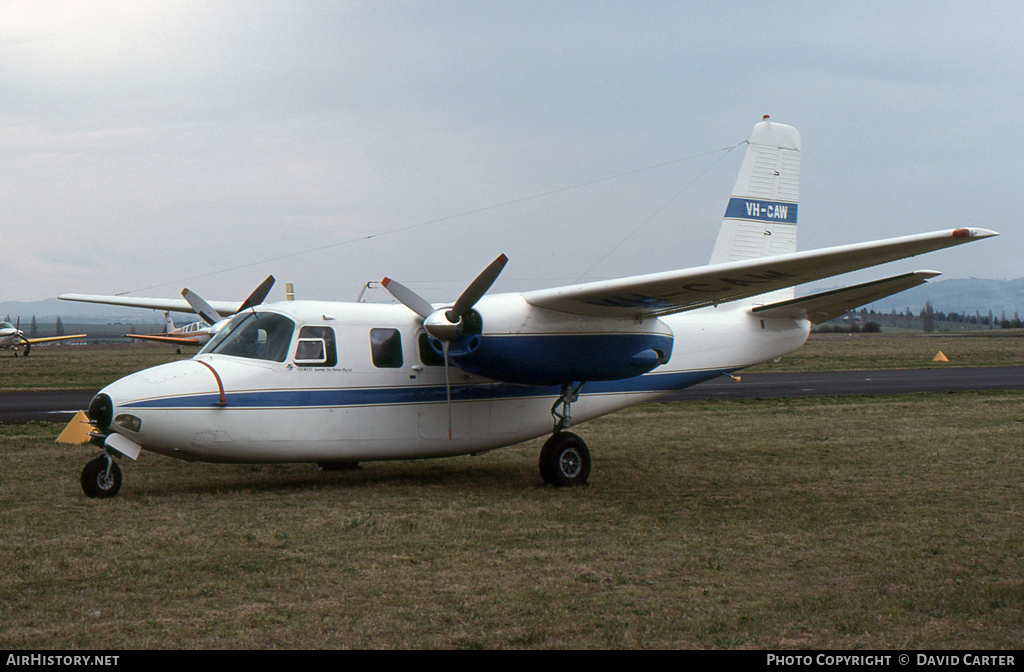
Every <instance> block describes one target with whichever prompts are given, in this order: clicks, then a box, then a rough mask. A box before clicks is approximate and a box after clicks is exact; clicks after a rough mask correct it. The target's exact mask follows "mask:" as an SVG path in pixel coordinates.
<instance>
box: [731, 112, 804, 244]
mask: <svg viewBox="0 0 1024 672" xmlns="http://www.w3.org/2000/svg"><path fill="white" fill-rule="evenodd" d="M799 188H800V133H799V131H797V130H796V129H795V128H793V127H792V126H786V125H784V124H776V123H774V122H772V121H770V120H769V118H768V115H765V116H764V120H763V121H761V123H759V124H757V125H756V126H754V131H753V133H751V135H750V141H749V144H748V146H747V153H746V156H745V157H744V158H743V165H742V166H741V167H740V174H739V177H738V178H737V179H736V186H735V187H733V190H732V197H731V198H730V199H729V205H728V207H727V208H726V210H725V218H724V219H723V220H722V228H721V229H720V230H719V232H718V240H717V242H716V243H715V249H714V252H712V254H711V263H712V264H724V263H727V262H730V261H742V260H744V259H756V258H759V257H767V256H772V255H776V254H786V253H789V252H796V220H797V206H798V203H799V195H800V194H799Z"/></svg>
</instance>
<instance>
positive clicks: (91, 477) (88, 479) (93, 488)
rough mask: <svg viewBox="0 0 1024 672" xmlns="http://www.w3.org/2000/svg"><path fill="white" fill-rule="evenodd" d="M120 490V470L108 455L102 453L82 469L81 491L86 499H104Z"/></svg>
mask: <svg viewBox="0 0 1024 672" xmlns="http://www.w3.org/2000/svg"><path fill="white" fill-rule="evenodd" d="M120 489H121V468H120V467H118V466H117V462H114V458H112V457H111V456H110V453H103V454H102V455H100V456H99V457H97V458H96V459H94V460H92V461H90V462H89V463H88V464H86V465H85V468H84V469H82V490H83V491H84V492H85V494H86V496H87V497H91V498H94V499H95V498H101V499H105V498H107V497H113V496H114V495H116V494H117V492H118V491H119V490H120Z"/></svg>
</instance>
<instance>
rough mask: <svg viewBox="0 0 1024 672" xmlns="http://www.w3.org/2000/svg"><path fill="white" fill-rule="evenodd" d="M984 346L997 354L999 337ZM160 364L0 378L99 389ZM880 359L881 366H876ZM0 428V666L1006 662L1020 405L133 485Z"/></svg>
mask: <svg viewBox="0 0 1024 672" xmlns="http://www.w3.org/2000/svg"><path fill="white" fill-rule="evenodd" d="M997 333H998V332H997ZM1022 344H1024V339H1022V338H1021V337H1020V336H1019V334H1000V335H999V336H998V337H996V336H994V335H986V336H980V337H979V336H973V335H972V336H969V337H963V336H937V337H916V338H911V337H902V336H898V337H888V338H882V339H880V338H877V337H866V338H865V337H843V336H827V337H822V338H814V339H812V340H811V341H810V342H809V343H808V345H807V346H805V348H804V349H802V350H801V351H800V352H798V353H795V354H794V355H792V356H790V357H787V358H784V359H783V360H782V361H781V362H778V363H772V364H769V365H764V366H762V367H759V370H809V369H821V368H833V369H836V368H848V369H857V368H877V367H878V366H891V367H898V368H910V367H913V366H940V365H937V364H933V363H932V362H931V358H932V357H933V356H934V352H935V351H937V350H940V349H941V350H942V351H943V352H945V353H946V354H947V355H948V356H949V358H950V360H951V362H950V364H948V365H941V366H949V365H954V366H955V365H968V364H969V365H1006V364H1022V363H1024V362H1022V361H1020V360H1021V353H1020V350H1021V346H1022ZM174 358H176V356H175V355H173V351H170V350H169V349H167V348H165V347H160V346H150V345H144V346H112V347H107V348H39V349H38V350H34V351H33V354H32V355H31V357H29V358H27V359H26V358H18V359H14V358H13V357H0V374H2V375H3V380H4V387H7V388H16V389H31V388H45V387H67V388H94V389H98V388H99V387H102V386H103V385H105V384H106V383H107V382H110V381H112V380H114V379H116V378H117V377H119V376H121V375H123V374H124V373H127V372H129V371H131V370H136V369H139V368H144V367H145V366H151V365H154V364H157V363H159V362H160V361H168V360H170V359H174ZM872 363H874V364H875V365H876V366H870V364H872ZM60 429H61V428H60V427H59V426H55V425H49V424H31V425H14V426H0V460H2V462H0V493H2V494H0V531H2V534H3V544H2V545H0V648H8V649H10V648H26V649H36V648H43V649H48V648H59V649H69V648H128V649H133V648H161V647H166V648H264V647H266V648H269V647H281V648H313V647H358V648H366V647H372V648H391V647H402V648H607V647H631V648H641V647H642V648H669V647H688V648H693V647H700V648H804V647H810V648H824V647H829V648H842V649H853V648H869V649H882V648H886V649H891V648H907V649H930V648H981V649H994V648H1005V649H1017V648H1021V647H1022V646H1024V501H1022V493H1024V460H1022V457H1024V393H1022V392H993V393H962V394H944V395H904V396H877V397H845V398H840V399H793V400H759V401H730V402H721V401H701V402H684V403H670V404H649V405H645V406H640V407H636V408H633V409H630V410H627V411H624V412H620V413H617V414H614V415H611V416H608V417H605V418H602V419H599V420H596V421H593V422H590V423H587V424H585V425H581V426H579V427H578V428H575V429H574V431H578V433H580V434H581V435H582V436H583V437H584V438H585V439H586V440H587V441H588V443H589V444H590V446H591V450H592V452H593V455H594V470H593V473H592V475H591V481H590V485H589V486H588V487H586V488H578V489H571V490H562V489H554V488H547V487H542V486H541V485H540V477H539V474H538V471H537V455H538V452H539V449H540V443H541V441H534V442H530V443H527V444H522V445H519V446H513V447H510V448H506V449H502V450H499V451H495V452H493V453H489V454H486V455H482V456H479V457H465V458H455V459H447V460H434V461H418V462H395V463H371V464H365V465H364V467H363V468H362V469H361V470H358V471H351V472H323V471H318V470H316V469H315V468H313V467H311V466H309V465H280V466H238V465H203V464H189V463H184V462H178V461H175V460H170V459H167V458H162V457H159V456H156V455H152V454H148V453H144V454H143V455H142V456H141V458H140V460H139V461H138V462H130V461H127V462H125V463H124V464H123V465H122V466H123V468H124V475H125V482H124V487H123V489H122V491H121V494H120V495H118V497H116V498H114V499H113V500H90V499H87V498H86V497H85V496H84V495H83V494H82V492H81V488H80V486H79V483H78V479H79V473H80V471H81V469H82V466H83V465H84V464H85V462H86V461H87V460H88V459H90V457H91V456H92V454H93V452H94V449H90V448H69V447H66V446H57V445H55V444H54V442H53V440H54V438H55V436H56V434H57V433H58V432H59V431H60Z"/></svg>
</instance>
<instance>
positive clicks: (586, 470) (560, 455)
mask: <svg viewBox="0 0 1024 672" xmlns="http://www.w3.org/2000/svg"><path fill="white" fill-rule="evenodd" d="M582 388H583V383H580V384H579V385H577V386H576V387H575V388H574V387H573V385H572V383H563V384H562V393H561V394H560V395H559V397H558V399H557V400H556V401H555V404H554V406H552V407H551V416H552V417H553V418H554V419H555V426H554V429H553V430H552V432H553V433H552V435H551V438H550V439H548V440H547V442H546V443H545V444H544V447H543V448H541V451H540V461H539V465H538V466H539V467H540V476H541V478H543V479H544V482H545V483H547V484H548V485H555V486H562V487H568V486H574V485H586V484H587V479H588V478H589V477H590V449H589V448H587V444H586V442H585V441H584V440H583V439H581V438H580V437H579V436H577V435H576V434H573V433H572V432H566V431H564V430H565V428H566V427H568V426H569V424H570V423H571V422H572V415H571V410H572V402H574V401H576V400H577V399H578V398H579V394H580V390H581V389H582ZM559 407H561V410H559Z"/></svg>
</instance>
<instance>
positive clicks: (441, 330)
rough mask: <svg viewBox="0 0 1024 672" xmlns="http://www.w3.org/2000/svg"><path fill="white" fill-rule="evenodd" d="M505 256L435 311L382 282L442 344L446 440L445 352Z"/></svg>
mask: <svg viewBox="0 0 1024 672" xmlns="http://www.w3.org/2000/svg"><path fill="white" fill-rule="evenodd" d="M507 263H508V257H506V256H505V255H504V254H502V255H500V256H499V257H498V258H497V259H495V260H494V261H492V262H491V263H490V264H489V265H488V266H487V268H485V269H484V270H483V272H481V273H480V275H478V276H476V279H474V280H473V282H471V283H469V287H467V288H466V289H465V290H464V291H463V292H462V294H461V295H460V296H459V298H458V299H457V300H456V301H455V304H454V305H453V306H452V307H451V308H438V309H436V310H435V309H434V307H433V306H431V305H430V304H429V303H428V302H427V300H426V299H424V298H423V297H421V296H420V295H419V294H417V293H416V292H414V291H412V290H411V289H409V288H408V287H406V286H405V285H403V284H402V283H400V282H397V281H395V280H392V279H391V278H384V279H383V280H381V283H380V284H381V285H383V286H384V288H385V289H386V290H388V291H389V292H391V295H392V296H393V297H395V298H396V299H398V300H399V302H401V303H402V305H404V306H405V307H406V308H408V309H409V310H411V311H412V312H414V313H416V314H417V315H419V316H420V317H422V318H423V328H424V329H426V331H427V333H428V334H430V335H431V336H433V337H434V338H436V339H437V340H439V341H441V352H442V354H443V355H444V391H445V399H446V401H447V404H448V438H449V439H451V438H452V388H451V383H450V381H449V378H448V349H449V346H450V345H451V343H452V341H454V340H455V339H457V338H458V337H459V336H461V335H462V328H463V322H462V317H463V316H464V315H465V314H466V313H468V312H469V311H470V310H472V309H473V306H475V305H476V303H477V301H479V300H480V299H481V298H483V295H484V294H486V293H487V290H488V289H490V288H491V285H493V284H494V281H495V280H497V279H498V275H500V274H501V271H502V269H504V268H505V264H507Z"/></svg>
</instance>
